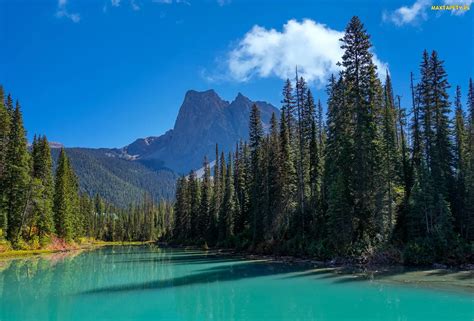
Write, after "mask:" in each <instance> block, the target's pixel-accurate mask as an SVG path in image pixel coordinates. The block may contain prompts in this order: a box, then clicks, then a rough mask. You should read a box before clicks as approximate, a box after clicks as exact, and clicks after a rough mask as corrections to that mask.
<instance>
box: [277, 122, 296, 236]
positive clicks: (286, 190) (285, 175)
mask: <svg viewBox="0 0 474 321" xmlns="http://www.w3.org/2000/svg"><path fill="white" fill-rule="evenodd" d="M279 163H280V167H281V169H280V173H279V174H280V177H279V185H280V189H281V197H280V200H279V203H280V204H279V205H278V208H279V211H278V212H277V213H278V217H276V218H275V225H276V226H277V227H278V229H279V231H276V232H277V233H278V234H279V235H280V237H279V238H281V239H283V238H286V233H287V232H288V229H289V226H290V220H291V218H292V217H293V213H294V210H295V208H296V200H295V199H296V170H295V165H294V154H293V149H292V146H291V137H290V129H289V128H288V122H287V120H286V116H285V114H284V113H282V114H281V119H280V158H279Z"/></svg>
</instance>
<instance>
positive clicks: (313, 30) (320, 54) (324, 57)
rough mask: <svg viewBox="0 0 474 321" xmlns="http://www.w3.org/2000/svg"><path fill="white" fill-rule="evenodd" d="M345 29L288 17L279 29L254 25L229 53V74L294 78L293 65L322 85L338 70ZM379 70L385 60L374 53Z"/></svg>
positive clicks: (382, 70) (241, 77)
mask: <svg viewBox="0 0 474 321" xmlns="http://www.w3.org/2000/svg"><path fill="white" fill-rule="evenodd" d="M343 35H344V33H343V32H342V31H337V30H333V29H330V28H329V27H327V26H326V25H324V24H320V23H317V22H315V21H313V20H309V19H307V20H304V21H302V22H298V21H296V20H289V21H288V22H287V23H286V24H285V25H284V26H283V30H282V31H277V30H275V29H265V28H263V27H260V26H254V27H253V28H252V29H251V30H250V31H249V32H248V33H247V34H246V35H245V36H244V38H243V39H241V40H240V41H239V43H238V44H237V46H236V47H235V48H234V49H233V50H232V51H231V52H230V53H229V56H228V60H227V63H226V65H227V68H228V72H229V74H230V77H231V78H232V79H234V80H237V81H247V80H249V79H250V78H252V77H262V78H265V77H270V76H277V77H279V78H281V79H287V78H293V77H294V74H295V67H296V66H298V72H299V73H300V75H301V76H302V77H304V78H305V79H306V80H307V81H308V82H313V83H315V84H316V85H317V86H321V85H323V84H325V83H326V82H327V79H328V78H329V76H330V75H331V74H333V73H334V74H336V73H338V71H339V70H340V68H341V67H340V66H338V65H337V63H338V62H339V61H340V60H341V57H342V54H343V50H342V49H341V43H340V41H339V39H340V38H342V36H343ZM374 62H375V64H376V65H377V67H378V70H379V74H380V75H384V74H385V70H386V69H387V64H385V63H383V62H381V61H380V60H379V59H378V58H377V57H376V56H375V54H374Z"/></svg>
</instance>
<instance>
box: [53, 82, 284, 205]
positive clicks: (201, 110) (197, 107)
mask: <svg viewBox="0 0 474 321" xmlns="http://www.w3.org/2000/svg"><path fill="white" fill-rule="evenodd" d="M254 103H255V104H257V106H259V108H260V110H261V116H262V123H263V125H264V128H268V127H269V122H270V118H271V115H272V113H275V114H276V115H277V116H278V117H279V110H278V109H277V108H276V107H274V106H272V105H271V104H269V103H266V102H264V101H252V100H250V99H249V98H248V97H246V96H244V95H243V94H242V93H238V94H237V96H236V97H235V99H234V100H233V101H231V102H229V101H226V100H224V99H222V98H221V97H220V96H219V95H218V94H217V93H216V92H215V91H214V90H213V89H210V90H206V91H201V92H200V91H196V90H188V91H187V92H186V94H185V96H184V99H183V102H182V104H181V106H180V109H179V112H178V115H177V117H176V121H175V124H174V127H173V128H172V129H169V130H168V131H166V132H165V133H164V134H162V135H160V136H149V137H144V138H138V139H136V140H135V141H133V142H132V143H130V144H129V145H126V146H124V147H122V148H80V147H74V148H66V151H67V152H68V155H69V156H70V158H71V162H72V165H73V167H74V169H75V171H76V173H77V175H78V177H79V181H80V184H81V189H82V190H83V191H84V192H87V193H88V194H91V195H92V194H95V193H99V194H100V195H101V196H103V197H104V198H105V199H106V200H108V201H110V202H112V203H114V204H117V205H121V206H125V205H127V203H128V202H129V201H130V200H132V199H137V198H140V196H143V195H144V194H145V193H146V194H149V195H151V196H152V197H153V198H154V199H156V200H159V199H172V198H174V188H175V182H176V178H177V177H178V176H177V174H187V173H189V171H190V170H199V169H200V168H201V167H202V163H203V159H204V156H206V155H207V157H208V159H209V161H210V162H211V161H213V160H214V158H215V147H216V144H218V145H219V150H220V151H222V152H225V153H227V152H230V151H233V150H234V148H235V144H236V143H237V142H238V141H240V140H241V139H242V140H246V139H247V138H248V130H249V129H248V120H249V116H250V111H251V107H252V105H253V104H254ZM54 154H55V155H56V154H57V152H55V153H54ZM113 190H114V191H116V192H115V193H111V192H110V191H113Z"/></svg>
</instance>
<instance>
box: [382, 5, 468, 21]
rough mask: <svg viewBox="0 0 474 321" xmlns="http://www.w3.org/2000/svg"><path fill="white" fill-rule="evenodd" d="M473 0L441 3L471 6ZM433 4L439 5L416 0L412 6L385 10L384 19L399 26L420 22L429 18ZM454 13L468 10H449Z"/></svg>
mask: <svg viewBox="0 0 474 321" xmlns="http://www.w3.org/2000/svg"><path fill="white" fill-rule="evenodd" d="M473 2H474V1H473V0H443V1H442V4H441V3H440V5H447V6H450V5H459V6H463V5H467V6H470V5H471V4H472V3H473ZM432 5H437V3H434V2H433V1H432V0H416V1H415V3H413V4H412V5H411V6H410V7H408V6H403V7H400V8H398V9H396V10H395V11H391V12H388V11H385V12H383V14H382V20H383V21H385V22H391V23H394V24H395V25H397V26H403V25H406V24H412V25H415V24H419V23H420V22H422V21H424V20H427V19H428V13H427V11H428V10H431V6H432ZM449 11H450V12H451V14H452V15H458V16H459V15H463V14H464V13H466V11H467V10H449Z"/></svg>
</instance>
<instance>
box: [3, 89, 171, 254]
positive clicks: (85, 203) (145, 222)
mask: <svg viewBox="0 0 474 321" xmlns="http://www.w3.org/2000/svg"><path fill="white" fill-rule="evenodd" d="M55 167H56V168H55V173H54V174H53V161H52V157H51V148H50V145H49V143H48V140H47V138H46V136H38V137H37V136H35V137H34V139H33V142H32V144H31V146H28V144H27V139H26V132H25V128H24V126H23V116H22V112H21V107H20V103H19V102H18V101H17V102H16V104H14V103H13V99H12V97H11V95H8V96H7V97H6V99H5V97H4V92H3V88H2V87H0V187H1V189H0V248H3V249H4V250H5V249H7V250H8V249H9V248H14V249H38V248H44V247H46V246H48V245H50V244H51V243H53V242H54V241H55V240H56V241H57V240H61V241H65V242H66V243H79V244H80V243H81V242H83V241H84V239H92V240H103V241H148V240H155V239H158V238H160V237H162V235H163V234H164V233H165V231H168V230H170V229H171V224H172V215H173V208H172V206H171V204H169V203H168V202H166V201H162V202H159V203H158V204H156V202H154V201H153V200H152V198H151V197H150V196H149V195H144V196H143V197H142V199H141V200H139V201H137V202H136V203H134V204H130V205H129V206H128V207H125V208H119V207H116V206H113V205H111V204H109V203H107V202H105V201H104V200H103V199H102V198H101V197H100V196H99V195H95V196H93V197H91V196H89V195H88V194H87V193H85V192H82V191H80V189H79V182H78V178H77V176H76V174H75V172H74V169H73V167H72V166H71V162H70V160H69V157H68V156H67V154H66V151H65V149H61V151H60V152H59V157H58V161H57V164H56V166H55Z"/></svg>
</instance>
